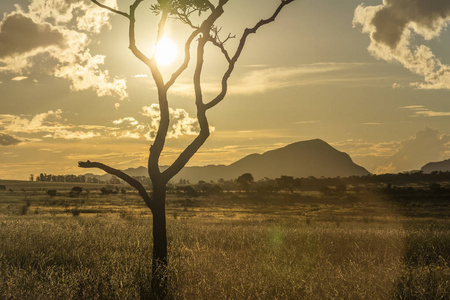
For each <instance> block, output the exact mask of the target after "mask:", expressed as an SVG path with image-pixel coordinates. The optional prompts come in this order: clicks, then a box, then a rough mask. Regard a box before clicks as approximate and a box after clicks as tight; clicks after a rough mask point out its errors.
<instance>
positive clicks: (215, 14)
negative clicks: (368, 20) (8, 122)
mask: <svg viewBox="0 0 450 300" xmlns="http://www.w3.org/2000/svg"><path fill="white" fill-rule="evenodd" d="M279 1H280V2H279V5H278V7H277V8H276V9H275V11H274V12H273V13H272V15H271V16H269V18H267V19H262V20H260V21H259V22H257V23H256V24H255V25H254V26H253V27H251V28H246V29H245V30H243V33H242V34H241V35H240V37H238V38H239V39H238V43H237V47H236V48H235V49H234V50H233V51H231V52H230V51H228V50H227V48H226V47H225V43H226V42H227V40H229V39H230V38H232V36H231V35H228V37H226V38H225V39H221V38H220V37H219V31H220V28H218V27H217V26H216V25H215V23H216V21H217V20H218V19H219V18H220V17H221V16H222V15H223V14H224V7H225V5H226V4H227V3H228V2H229V0H218V1H217V0H216V1H212V2H211V1H209V0H158V1H156V3H155V4H153V5H152V6H151V10H152V11H153V12H155V13H156V15H157V16H158V18H159V25H158V28H157V29H156V36H157V37H156V44H157V43H158V42H159V41H160V40H161V39H162V37H163V35H164V29H165V26H166V22H167V20H168V18H169V17H170V18H175V19H177V20H179V21H181V22H182V23H184V24H186V26H189V27H190V28H191V29H192V31H191V34H190V35H189V36H188V37H187V38H186V41H185V48H184V60H183V62H182V63H181V65H180V66H179V67H178V68H177V69H176V71H175V72H174V73H173V74H172V75H171V77H170V78H169V79H168V80H167V81H164V79H163V76H162V74H161V72H160V69H159V66H158V62H157V61H156V59H155V57H147V56H146V55H145V54H144V53H143V52H141V51H140V50H139V49H138V47H137V46H136V39H135V21H136V20H135V12H136V9H137V8H138V6H139V5H140V4H141V2H143V0H134V2H133V4H132V5H131V6H130V9H129V12H124V11H119V10H117V9H115V8H113V7H109V6H106V5H104V4H102V3H100V2H99V1H97V0H91V2H92V3H94V4H96V5H98V6H100V7H102V8H104V9H107V10H109V11H111V12H113V13H116V14H119V15H121V16H123V17H125V18H127V19H128V21H129V49H130V50H131V52H132V53H133V54H134V56H135V57H136V58H137V59H139V60H140V61H141V62H142V63H144V64H145V65H146V66H147V67H148V68H149V69H150V72H151V74H152V77H153V80H154V83H155V85H156V88H157V96H158V102H159V109H160V122H159V127H158V130H157V133H156V137H155V140H154V142H153V145H151V147H150V153H149V157H148V173H149V176H150V179H151V182H152V186H153V191H152V193H151V195H149V194H148V193H147V191H146V190H145V188H144V187H143V185H142V184H141V183H140V182H139V181H137V180H135V179H133V178H132V177H130V176H128V175H127V174H125V173H123V172H122V171H120V170H117V169H114V168H111V167H109V166H106V165H104V164H102V163H99V162H91V161H89V160H88V161H86V162H79V166H80V167H82V168H99V169H102V170H104V171H105V172H107V173H109V174H112V175H115V176H117V177H119V178H120V179H122V180H124V181H126V182H127V183H129V184H130V185H131V186H133V187H134V188H136V189H137V190H138V191H139V194H140V195H141V197H142V198H143V200H144V201H145V204H146V205H147V206H148V207H149V209H150V210H151V212H152V215H153V260H152V284H151V287H152V293H153V297H155V298H162V297H164V295H165V292H166V278H165V271H166V268H167V238H166V212H165V200H166V187H167V183H168V182H169V180H170V179H171V178H173V177H174V176H175V175H176V174H177V173H178V172H179V171H180V170H181V169H182V168H183V167H184V166H185V165H186V163H187V162H188V161H189V160H190V159H191V158H192V156H193V155H194V154H195V153H196V152H197V150H198V149H199V148H200V147H201V146H202V145H203V143H204V142H205V141H206V139H207V138H208V136H209V134H210V132H209V124H208V119H207V118H206V112H207V111H208V110H209V109H211V108H213V107H215V106H216V105H217V104H219V103H220V102H221V101H222V100H223V99H224V98H225V95H226V93H227V87H228V79H229V78H230V75H231V73H232V72H233V70H234V68H235V65H236V62H237V61H238V59H239V57H240V55H241V53H242V50H243V49H244V46H245V43H246V42H247V38H248V37H249V35H251V34H254V33H256V31H257V30H258V29H259V28H260V27H262V26H264V25H266V24H269V23H271V22H273V21H274V20H275V18H276V17H277V16H278V14H279V13H280V11H281V10H282V9H283V8H284V7H285V6H286V5H287V4H289V3H291V2H293V1H294V0H279ZM213 2H214V3H213ZM193 15H195V16H196V18H201V21H200V23H199V25H195V24H194V22H193V21H192V19H191V16H193ZM193 43H195V44H196V51H195V56H196V63H195V68H194V74H193V85H194V90H195V104H196V107H197V119H198V123H199V126H200V132H199V134H198V136H197V137H196V138H195V139H194V140H193V141H192V142H191V144H189V145H188V146H187V147H186V148H185V149H184V150H183V151H182V152H181V153H180V154H179V156H178V158H177V159H176V160H175V161H174V162H173V163H172V165H170V166H169V167H168V168H167V169H166V170H165V171H163V172H161V170H160V165H159V159H160V156H161V152H162V151H163V148H164V143H165V141H166V137H167V133H168V130H169V121H170V120H169V102H168V91H169V90H170V88H171V87H172V86H173V84H174V83H175V82H176V80H177V79H178V78H179V76H180V75H181V74H182V73H183V72H184V71H185V70H186V69H187V67H188V65H189V63H190V61H191V50H190V49H191V45H192V44H193ZM208 43H210V44H212V45H214V46H216V47H218V49H220V51H221V53H222V54H223V56H224V59H225V61H226V62H227V67H226V68H225V71H224V73H223V75H222V80H221V90H220V92H219V93H218V94H217V95H216V96H215V97H212V98H211V99H204V97H203V93H202V85H201V74H202V70H203V62H204V51H205V46H206V45H207V44H208ZM156 44H155V45H156Z"/></svg>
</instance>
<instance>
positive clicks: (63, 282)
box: [0, 214, 450, 299]
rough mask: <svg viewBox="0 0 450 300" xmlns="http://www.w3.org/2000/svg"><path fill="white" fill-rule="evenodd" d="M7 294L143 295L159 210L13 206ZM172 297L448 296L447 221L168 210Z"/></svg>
mask: <svg viewBox="0 0 450 300" xmlns="http://www.w3.org/2000/svg"><path fill="white" fill-rule="evenodd" d="M0 220H1V223H0V245H1V246H0V298H2V299H138V298H140V297H145V295H147V294H148V292H149V288H150V287H149V283H150V276H151V249H152V248H151V219H150V218H149V217H148V216H130V217H128V218H120V217H118V216H115V215H114V216H113V215H106V216H103V217H95V216H84V215H83V214H81V215H80V216H78V217H76V218H74V217H71V216H43V215H28V216H4V217H1V219H0ZM168 231H169V232H168V236H169V253H170V257H169V263H170V270H169V276H170V295H171V296H172V297H173V298H175V299H332V298H335V299H392V298H399V299H411V298H416V299H448V298H449V296H450V283H449V278H450V268H449V265H448V262H449V260H450V226H449V221H448V220H446V219H442V220H436V221H434V222H430V221H427V220H412V219H411V220H410V221H406V222H397V221H395V220H389V221H385V222H375V221H371V222H363V220H361V221H359V222H356V221H354V220H353V219H352V220H351V221H345V220H341V221H340V223H336V222H328V221H320V220H318V219H314V218H312V219H310V222H309V224H308V223H307V222H305V219H301V218H298V219H293V218H290V219H285V218H279V219H275V220H269V221H264V220H259V221H255V220H239V219H232V218H230V219H228V220H219V219H215V218H201V217H198V218H196V217H193V218H177V219H170V220H169V222H168Z"/></svg>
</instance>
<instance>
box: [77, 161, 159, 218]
mask: <svg viewBox="0 0 450 300" xmlns="http://www.w3.org/2000/svg"><path fill="white" fill-rule="evenodd" d="M78 167H80V168H97V169H101V170H103V171H105V172H106V173H108V174H111V175H115V176H117V177H119V178H120V179H122V180H123V181H125V182H127V183H128V184H129V185H131V186H132V187H134V188H135V189H136V190H138V192H139V194H140V195H141V197H142V198H143V199H144V201H145V204H146V205H147V206H148V208H150V210H152V211H153V205H152V199H151V198H150V196H149V195H148V193H147V191H146V190H145V188H144V186H143V185H142V184H141V183H140V182H139V181H137V180H136V179H134V178H133V177H131V176H129V175H128V174H125V173H124V172H122V171H120V170H117V169H114V168H111V167H109V166H107V165H105V164H102V163H99V162H91V161H89V160H88V161H79V162H78Z"/></svg>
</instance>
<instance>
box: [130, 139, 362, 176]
mask: <svg viewBox="0 0 450 300" xmlns="http://www.w3.org/2000/svg"><path fill="white" fill-rule="evenodd" d="M161 170H162V171H163V170H165V167H162V168H161ZM124 172H125V173H127V174H129V175H131V176H148V173H147V169H146V168H145V167H139V168H130V169H126V170H124ZM243 173H251V174H252V175H253V177H254V178H255V180H258V179H262V178H264V177H268V178H277V177H280V176H281V175H287V176H294V177H309V176H314V177H322V176H324V177H337V176H341V177H347V176H352V175H355V176H363V175H368V174H370V173H369V171H367V170H366V169H365V168H363V167H361V166H358V165H357V164H355V163H354V162H353V161H352V159H351V158H350V156H349V155H348V154H347V153H344V152H341V151H338V150H336V149H335V148H333V147H331V146H330V145H329V144H327V143H326V142H324V141H322V140H320V139H315V140H309V141H302V142H297V143H293V144H290V145H287V146H285V147H282V148H278V149H274V150H271V151H267V152H265V153H263V154H256V153H255V154H250V155H248V156H246V157H244V158H242V159H240V160H238V161H236V162H234V163H232V164H230V165H228V166H226V165H209V166H203V167H185V168H183V169H182V170H181V171H180V172H179V173H178V174H177V175H176V176H175V177H174V178H173V181H174V182H178V181H179V180H180V179H181V178H182V179H187V180H189V181H190V182H191V183H197V182H198V181H199V180H204V181H206V182H209V181H211V180H214V181H217V180H219V179H220V178H223V179H225V180H228V179H235V178H237V177H238V176H240V175H242V174H243Z"/></svg>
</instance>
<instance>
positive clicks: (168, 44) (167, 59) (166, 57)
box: [155, 37, 178, 66]
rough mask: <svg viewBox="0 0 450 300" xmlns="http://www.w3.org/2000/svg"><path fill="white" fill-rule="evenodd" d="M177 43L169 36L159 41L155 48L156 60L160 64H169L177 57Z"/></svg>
mask: <svg viewBox="0 0 450 300" xmlns="http://www.w3.org/2000/svg"><path fill="white" fill-rule="evenodd" d="M177 52H178V51H177V45H175V43H174V42H173V41H172V40H171V39H170V38H168V37H163V38H161V40H160V41H159V43H158V45H157V46H156V50H155V59H156V62H157V63H158V64H160V65H163V66H164V65H169V64H171V63H172V62H173V61H174V60H175V59H176V58H177Z"/></svg>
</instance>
